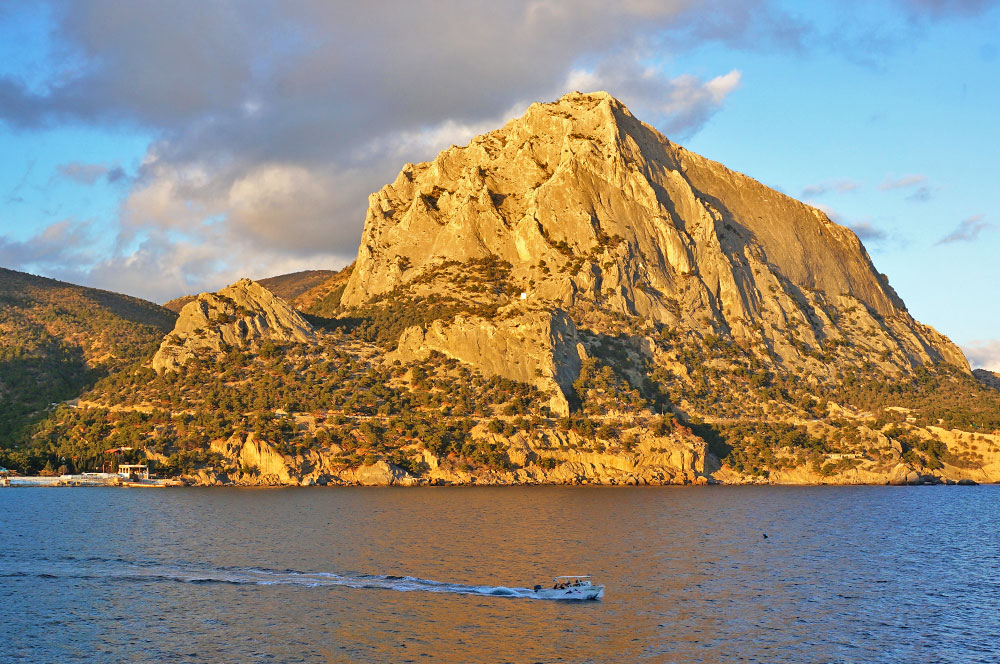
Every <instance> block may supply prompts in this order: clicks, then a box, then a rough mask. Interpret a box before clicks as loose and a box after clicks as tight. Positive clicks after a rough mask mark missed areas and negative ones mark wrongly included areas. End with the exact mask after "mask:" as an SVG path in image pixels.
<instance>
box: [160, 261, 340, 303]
mask: <svg viewBox="0 0 1000 664" xmlns="http://www.w3.org/2000/svg"><path fill="white" fill-rule="evenodd" d="M340 274H341V272H337V271H335V270H302V271H301V272H292V273H290V274H280V275H278V276H276V277H268V278H267V279H258V280H257V283H258V284H260V285H261V286H263V287H264V288H266V289H267V290H269V291H271V292H272V293H274V294H275V295H276V296H278V297H280V298H281V299H282V300H285V301H286V302H289V303H292V304H293V305H295V304H296V300H297V299H299V298H303V297H304V300H305V301H306V302H309V303H312V302H314V301H316V300H319V299H322V294H324V293H325V291H324V290H323V288H324V287H325V286H326V285H327V283H328V282H329V281H331V279H332V280H336V279H337V277H338V275H340ZM345 279H346V277H345ZM338 283H339V282H338ZM311 291H316V293H315V294H313V295H311V296H310V295H309V293H310V292H311ZM196 297H197V295H183V296H181V297H178V298H175V299H173V300H170V301H169V302H165V303H164V304H163V306H164V308H166V309H170V310H171V311H175V312H177V313H180V311H181V309H183V308H184V305H185V304H187V303H188V302H191V301H192V300H194V299H195V298H196ZM338 302H339V300H338Z"/></svg>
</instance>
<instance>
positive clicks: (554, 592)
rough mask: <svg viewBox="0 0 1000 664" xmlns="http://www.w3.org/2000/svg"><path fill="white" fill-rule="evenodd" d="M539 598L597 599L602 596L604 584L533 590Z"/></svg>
mask: <svg viewBox="0 0 1000 664" xmlns="http://www.w3.org/2000/svg"><path fill="white" fill-rule="evenodd" d="M535 596H536V597H538V598H539V599H558V600H567V601H585V600H599V599H602V598H603V597H604V586H570V587H569V588H541V589H539V590H536V591H535Z"/></svg>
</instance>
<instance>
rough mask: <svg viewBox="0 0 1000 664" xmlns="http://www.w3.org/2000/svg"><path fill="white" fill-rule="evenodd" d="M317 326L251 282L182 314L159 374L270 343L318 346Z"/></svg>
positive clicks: (156, 362) (204, 297) (203, 299)
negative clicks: (206, 354)
mask: <svg viewBox="0 0 1000 664" xmlns="http://www.w3.org/2000/svg"><path fill="white" fill-rule="evenodd" d="M314 338H315V335H314V334H313V329H312V326H311V325H310V324H309V323H307V322H306V321H305V320H304V319H303V318H302V316H301V315H300V314H299V313H298V312H297V311H295V310H294V309H292V307H291V306H289V305H288V303H286V302H285V301H284V300H282V299H280V298H277V297H275V296H274V295H273V294H272V293H271V292H270V291H269V290H267V289H266V288H264V287H262V286H261V285H260V284H258V283H256V282H254V281H250V280H249V279H240V280H239V281H237V282H236V283H235V284H233V285H231V286H228V287H226V288H223V289H222V290H220V291H219V292H218V293H202V294H201V295H198V296H197V297H196V298H195V299H194V300H193V301H191V302H188V303H187V304H185V305H184V307H183V308H182V309H181V311H180V314H179V315H178V317H177V323H176V325H174V329H173V332H171V333H170V334H168V335H167V336H166V337H165V338H164V339H163V342H162V343H161V344H160V348H159V350H157V351H156V355H154V356H153V360H152V367H153V369H154V370H156V371H176V370H177V369H178V367H180V366H182V365H183V364H185V363H186V362H187V361H188V360H190V359H191V358H193V357H196V356H197V355H199V354H200V353H202V352H204V351H209V352H213V353H225V352H226V351H228V350H229V349H230V348H233V347H236V348H246V347H250V346H255V345H259V344H260V343H261V342H264V341H270V342H277V343H285V342H298V343H305V342H309V341H313V340H314Z"/></svg>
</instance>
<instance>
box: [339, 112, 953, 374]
mask: <svg viewBox="0 0 1000 664" xmlns="http://www.w3.org/2000/svg"><path fill="white" fill-rule="evenodd" d="M490 256H495V257H498V258H499V259H501V260H503V261H506V262H508V263H509V264H510V265H511V266H512V269H511V274H510V277H509V279H510V281H511V283H510V284H509V285H508V286H509V287H510V288H509V289H508V290H510V289H513V290H514V291H515V292H517V291H520V292H524V293H525V294H526V295H527V296H529V297H530V298H531V300H532V302H533V303H535V304H536V305H537V306H540V307H561V308H564V309H566V310H567V311H569V313H570V314H571V315H574V316H575V315H576V314H575V313H574V312H576V311H578V310H579V309H580V308H581V307H594V308H596V309H597V310H599V311H600V312H602V313H603V314H604V315H606V316H610V317H616V316H619V317H620V316H624V317H629V316H638V317H640V318H644V319H647V320H652V321H656V322H659V323H662V324H666V325H669V326H671V327H679V328H681V329H688V330H693V331H695V332H696V333H699V334H708V333H713V334H719V333H721V334H725V335H730V336H732V337H733V338H734V339H736V340H737V341H738V342H740V343H741V344H743V345H756V346H758V347H761V348H768V349H769V350H770V352H771V353H773V355H774V356H775V357H776V358H778V359H777V361H779V362H782V363H791V364H796V363H798V364H804V363H806V362H807V358H808V356H809V355H810V353H814V352H820V351H821V350H822V349H823V347H824V343H825V342H827V341H835V342H847V345H849V346H857V348H858V351H859V352H860V353H862V354H864V355H865V356H866V359H870V360H871V361H873V362H874V363H876V364H877V365H878V366H880V367H882V368H883V369H886V370H892V369H893V368H896V369H904V370H905V369H907V368H909V367H912V366H914V365H918V364H922V363H933V362H947V363H950V364H953V365H955V366H957V367H960V368H962V369H963V370H965V371H968V364H967V362H966V361H965V358H964V356H963V355H962V353H961V351H959V350H958V348H957V347H955V346H954V345H953V344H952V343H951V342H950V341H948V340H947V339H946V338H945V337H944V336H942V335H940V334H938V333H937V332H936V331H934V330H933V329H931V328H929V327H926V326H924V325H921V324H920V323H918V322H916V321H915V320H913V318H912V317H910V315H909V314H908V313H907V311H906V309H905V307H904V305H903V303H902V302H901V301H900V299H899V297H898V296H897V295H896V293H895V292H894V291H893V290H892V288H891V287H890V286H889V285H888V282H887V280H886V278H885V277H884V275H881V274H879V273H878V272H877V271H876V270H875V268H874V266H873V265H872V262H871V260H870V259H869V257H868V254H867V252H866V251H865V249H864V247H863V246H862V244H861V242H860V241H859V240H858V238H857V236H856V235H855V234H854V233H853V232H852V231H850V230H849V229H847V228H845V227H843V226H840V225H838V224H836V223H834V222H832V221H831V220H830V219H829V218H828V217H827V215H825V214H824V213H823V212H821V211H820V210H817V209H816V208H813V207H810V206H808V205H805V204H803V203H801V202H799V201H796V200H794V199H792V198H790V197H788V196H785V195H784V194H781V193H779V192H777V191H774V190H773V189H770V188H768V187H766V186H764V185H762V184H761V183H759V182H757V181H755V180H753V179H751V178H749V177H747V176H745V175H742V174H740V173H736V172H734V171H731V170H729V169H727V168H725V167H724V166H722V165H721V164H718V163H716V162H713V161H710V160H708V159H705V158H704V157H701V156H699V155H696V154H693V153H691V152H689V151H687V150H685V149H684V148H682V147H680V146H678V145H675V144H673V143H671V142H670V141H669V140H667V138H665V137H664V136H662V135H661V134H659V133H658V132H657V131H656V130H655V129H654V128H652V127H650V126H649V125H646V124H643V123H642V122H640V121H639V120H637V119H636V118H634V117H633V116H632V115H631V113H629V111H628V109H626V108H625V107H624V106H623V105H622V104H621V102H619V101H618V100H616V99H614V98H613V97H611V96H610V95H608V94H606V93H602V92H599V93H593V94H580V93H573V94H569V95H566V96H565V97H563V98H562V99H560V100H559V101H557V102H555V103H550V104H532V105H531V107H530V108H529V109H528V111H527V113H526V114H525V115H524V116H523V117H521V118H519V119H516V120H513V121H511V122H510V123H508V124H507V125H506V126H505V127H503V128H502V129H498V130H496V131H493V132H490V133H488V134H484V135H482V136H479V137H477V138H475V139H473V140H472V141H471V142H470V143H469V144H468V145H467V146H465V147H452V148H449V149H447V150H445V151H443V152H441V153H440V154H439V155H438V156H437V158H435V159H434V160H433V161H431V162H426V163H422V164H407V165H406V166H405V167H404V168H403V170H402V172H400V174H399V176H398V177H397V178H396V180H395V181H394V182H393V183H392V184H390V185H387V186H386V187H383V188H382V189H381V190H379V191H378V192H376V193H374V194H372V195H371V196H370V198H369V208H368V213H367V217H366V220H365V228H364V232H363V237H362V241H361V246H360V248H359V251H358V257H357V263H356V266H355V269H354V271H353V273H352V274H351V277H350V279H349V281H348V283H347V285H346V288H345V291H344V293H343V297H342V300H341V301H342V303H343V304H344V305H346V306H348V307H350V306H359V305H362V304H364V303H366V302H370V301H373V300H374V299H376V298H379V297H381V296H384V295H385V294H386V293H389V292H390V291H394V289H398V288H400V287H403V286H406V285H407V284H413V283H418V282H421V280H423V279H425V277H426V275H427V274H428V273H429V272H431V271H433V270H435V269H437V267H439V266H440V265H441V264H442V263H443V262H444V261H458V262H460V263H461V262H465V261H470V260H475V259H482V258H484V257H490ZM473 363H475V362H473ZM810 369H812V370H814V371H817V372H823V371H827V370H828V369H827V367H826V365H825V364H822V363H813V365H810Z"/></svg>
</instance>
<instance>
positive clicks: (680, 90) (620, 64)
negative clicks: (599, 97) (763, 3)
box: [565, 52, 742, 139]
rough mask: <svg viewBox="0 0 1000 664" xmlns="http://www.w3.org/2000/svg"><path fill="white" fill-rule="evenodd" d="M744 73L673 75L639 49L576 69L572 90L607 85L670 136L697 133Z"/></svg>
mask: <svg viewBox="0 0 1000 664" xmlns="http://www.w3.org/2000/svg"><path fill="white" fill-rule="evenodd" d="M741 78H742V73H741V72H740V71H739V70H737V69H733V70H732V71H730V72H728V73H726V74H722V75H720V76H716V77H715V78H712V79H709V80H707V81H703V80H701V79H699V78H698V77H696V76H691V75H689V74H682V75H680V76H675V77H670V76H669V75H667V73H666V72H665V71H664V70H663V69H661V68H659V67H651V66H648V65H646V64H645V61H644V59H643V58H642V56H641V54H640V53H638V52H631V53H627V54H623V55H621V56H619V57H617V58H613V59H608V60H606V61H604V62H602V63H601V64H600V65H599V66H598V67H595V68H593V69H575V70H573V71H571V72H570V74H569V76H568V77H567V80H566V85H565V88H566V89H567V90H580V91H583V92H592V91H594V90H606V91H608V92H610V93H611V94H612V95H614V96H616V97H618V98H619V99H621V100H622V101H623V102H624V103H625V105H626V106H628V107H629V109H630V110H631V111H632V114H633V115H635V116H636V117H638V118H639V119H640V120H645V121H647V122H650V123H652V124H655V125H657V126H658V127H659V128H660V129H661V130H662V131H663V132H664V133H665V134H666V135H667V137H668V138H674V139H676V138H685V137H689V136H691V135H692V134H694V133H696V132H697V131H698V130H699V129H701V128H702V127H703V126H704V125H705V123H706V122H708V120H709V119H710V118H711V117H712V115H714V114H715V113H716V112H717V111H719V109H721V108H722V105H723V103H724V102H725V100H726V98H727V97H728V96H729V95H730V94H732V93H733V92H734V91H735V90H736V89H737V88H739V86H740V80H741Z"/></svg>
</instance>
